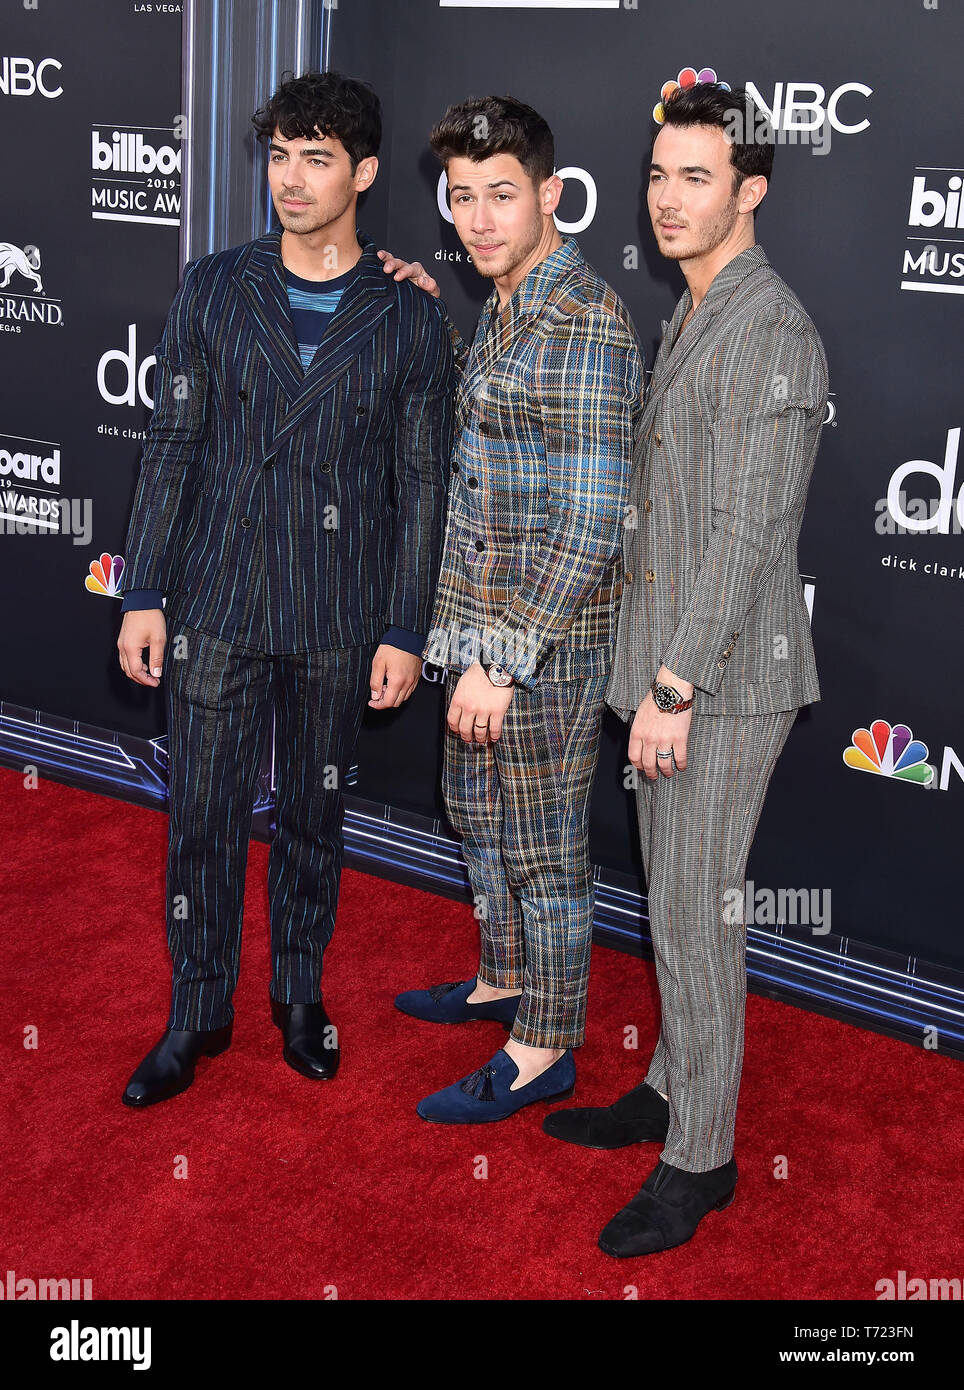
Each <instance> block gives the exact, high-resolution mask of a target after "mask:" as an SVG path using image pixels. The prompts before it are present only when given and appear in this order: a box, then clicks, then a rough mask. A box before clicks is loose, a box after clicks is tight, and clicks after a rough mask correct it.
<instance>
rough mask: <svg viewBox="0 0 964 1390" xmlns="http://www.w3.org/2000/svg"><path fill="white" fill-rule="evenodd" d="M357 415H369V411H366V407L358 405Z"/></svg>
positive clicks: (356, 408)
mask: <svg viewBox="0 0 964 1390" xmlns="http://www.w3.org/2000/svg"><path fill="white" fill-rule="evenodd" d="M355 414H356V415H367V414H368V411H367V410H366V409H365V407H364V406H363V405H356V406H355Z"/></svg>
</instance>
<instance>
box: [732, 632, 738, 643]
mask: <svg viewBox="0 0 964 1390" xmlns="http://www.w3.org/2000/svg"><path fill="white" fill-rule="evenodd" d="M739 635H740V634H739V633H738V632H731V633H730V637H731V638H732V639H733V641H734V642H735V641H736V639H737V638H738V637H739Z"/></svg>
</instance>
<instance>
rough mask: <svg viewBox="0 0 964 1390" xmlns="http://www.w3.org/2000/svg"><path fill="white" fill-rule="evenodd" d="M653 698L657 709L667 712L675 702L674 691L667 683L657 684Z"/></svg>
mask: <svg viewBox="0 0 964 1390" xmlns="http://www.w3.org/2000/svg"><path fill="white" fill-rule="evenodd" d="M653 699H654V700H655V702H656V708H657V709H661V710H662V711H663V712H664V713H668V712H669V710H671V709H672V708H673V706H674V705H675V704H676V692H675V691H673V690H671V689H670V687H669V686H668V685H657V686H656V688H655V690H654V691H653Z"/></svg>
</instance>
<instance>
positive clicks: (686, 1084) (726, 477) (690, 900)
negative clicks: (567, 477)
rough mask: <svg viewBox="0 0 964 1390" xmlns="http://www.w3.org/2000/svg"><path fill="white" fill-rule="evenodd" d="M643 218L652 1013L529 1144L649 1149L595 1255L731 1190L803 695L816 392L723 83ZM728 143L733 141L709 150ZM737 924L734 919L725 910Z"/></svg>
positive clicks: (643, 646)
mask: <svg viewBox="0 0 964 1390" xmlns="http://www.w3.org/2000/svg"><path fill="white" fill-rule="evenodd" d="M664 110H665V123H664V124H663V126H662V129H661V130H660V131H659V133H658V134H657V136H656V139H655V142H654V145H653V153H652V164H651V170H650V182H649V190H648V203H649V212H650V217H651V220H652V223H653V228H654V231H655V234H656V238H657V242H658V244H659V247H660V250H661V251H662V253H663V254H664V255H665V256H668V257H670V258H672V259H675V260H678V261H679V262H680V264H681V267H682V270H683V273H684V275H685V277H686V282H687V289H686V292H685V293H684V294H683V296H682V298H681V299H680V301H679V303H678V305H677V307H676V312H675V313H674V315H673V318H672V321H671V322H670V323H669V324H668V325H667V324H664V325H663V328H664V336H663V340H662V344H661V347H660V350H659V355H658V357H657V359H656V365H655V368H654V371H653V376H652V381H651V384H650V387H649V392H648V395H647V398H646V401H645V407H644V412H643V419H642V427H641V431H640V434H639V436H638V439H637V447H636V455H635V466H634V473H633V482H632V488H631V502H632V504H633V505H634V506H635V507H636V509H637V510H636V514H635V517H634V518H633V521H634V525H632V526H630V527H629V528H628V529H627V531H626V536H625V543H624V559H625V568H626V573H625V589H624V593H623V599H622V606H621V610H620V616H619V627H618V634H617V641H616V654H615V657H614V661H613V670H612V675H611V678H610V682H609V686H608V689H607V695H606V698H607V702H608V703H609V704H610V705H611V706H612V707H613V709H615V710H616V711H617V713H619V714H620V716H621V717H622V718H623V719H624V720H625V721H626V722H627V723H631V728H630V739H629V760H630V762H631V763H632V765H633V766H634V767H635V768H636V769H638V770H639V771H640V772H641V773H642V774H643V775H642V777H640V778H639V779H638V782H637V791H636V794H637V807H638V819H639V831H640V843H641V847H642V855H643V862H644V866H645V870H646V878H647V885H648V892H649V914H650V925H651V931H652V939H653V949H654V953H655V958H656V973H657V979H658V982H659V991H660V1002H661V1014H662V1020H661V1029H660V1036H659V1041H658V1043H657V1046H656V1050H655V1052H654V1054H653V1057H652V1060H651V1062H650V1065H649V1070H648V1072H647V1074H646V1079H645V1081H644V1082H643V1083H642V1084H641V1085H639V1086H637V1087H636V1088H634V1090H633V1091H631V1092H630V1093H629V1094H628V1095H626V1096H623V1097H621V1098H620V1099H619V1100H618V1101H616V1102H615V1103H614V1104H613V1105H611V1106H608V1107H604V1108H590V1109H583V1108H579V1109H569V1110H562V1111H556V1112H554V1114H552V1115H551V1116H549V1117H548V1118H547V1119H546V1121H545V1129H546V1131H547V1132H548V1133H550V1134H552V1135H554V1136H555V1137H557V1138H560V1139H564V1140H568V1141H569V1142H572V1143H577V1144H583V1145H586V1146H589V1147H595V1148H618V1147H621V1146H623V1145H625V1144H631V1143H637V1142H659V1141H663V1145H664V1147H663V1149H662V1152H661V1156H660V1159H659V1162H658V1163H657V1164H656V1167H655V1168H654V1169H653V1171H652V1172H651V1173H650V1175H649V1177H648V1178H647V1179H646V1181H645V1182H644V1184H643V1186H642V1188H641V1190H640V1191H639V1193H638V1194H637V1196H636V1197H634V1198H633V1199H632V1201H630V1202H629V1204H628V1205H627V1206H626V1207H624V1208H623V1209H622V1210H621V1211H620V1212H619V1213H617V1215H616V1216H615V1217H613V1219H612V1220H611V1221H610V1222H609V1224H608V1225H607V1226H606V1228H605V1230H604V1231H603V1232H602V1234H601V1236H600V1240H599V1244H600V1247H601V1248H602V1249H603V1250H605V1251H606V1252H607V1253H609V1254H611V1255H616V1256H628V1255H643V1254H649V1253H652V1252H655V1251H658V1250H664V1249H668V1248H670V1247H672V1246H675V1245H680V1244H682V1243H683V1242H684V1241H686V1240H689V1239H690V1237H691V1236H692V1235H693V1233H694V1232H695V1230H696V1228H697V1226H698V1224H699V1222H700V1220H701V1219H702V1217H703V1216H705V1215H706V1214H707V1213H708V1212H709V1211H711V1210H713V1209H714V1208H715V1209H717V1210H720V1209H722V1208H723V1207H725V1206H727V1205H728V1204H729V1203H730V1202H731V1201H732V1200H733V1195H734V1189H735V1185H736V1176H737V1173H736V1163H735V1161H734V1159H733V1137H734V1121H735V1112H736V1101H737V1092H738V1089H739V1084H740V1072H741V1068H742V1058H743V1019H744V1009H745V999H746V934H745V926H744V923H743V913H742V898H736V897H734V894H735V893H742V892H743V890H744V887H745V882H744V875H745V871H746V860H747V855H748V852H749V849H750V845H751V843H752V839H753V834H754V831H755V829H756V825H757V821H758V819H759V815H760V810H761V807H762V803H763V799H764V796H765V793H766V789H767V785H768V783H769V780H770V777H771V774H772V772H773V768H774V765H775V763H776V760H777V757H778V755H779V753H780V751H781V749H782V747H783V745H784V742H785V740H786V738H787V735H788V734H789V732H790V728H791V726H792V725H793V722H794V720H795V718H796V715H797V711H798V710H799V708H800V707H801V706H802V705H806V704H809V703H811V702H812V701H815V700H818V699H819V698H820V691H819V687H818V684H817V675H816V667H815V664H814V656H813V645H812V642H811V637H810V627H809V622H808V615H807V610H806V606H805V603H804V599H803V592H802V586H801V583H800V577H799V573H798V562H797V541H798V537H799V534H800V526H801V522H802V519H803V512H804V505H805V503H806V497H807V488H808V485H809V481H810V475H811V471H812V469H813V465H814V460H815V458H816V453H817V447H818V442H819V438H820V431H821V426H822V422H823V416H824V411H825V407H826V400H827V370H826V361H825V358H824V352H823V347H822V345H821V342H820V339H819V337H818V335H817V332H816V329H815V328H814V326H813V324H812V322H811V321H810V319H809V317H808V316H807V314H806V312H805V311H804V309H803V308H802V306H801V304H800V302H799V301H798V300H797V298H796V296H795V295H794V294H793V292H792V291H791V290H790V289H789V288H788V286H787V285H786V284H785V283H784V282H783V281H782V280H781V279H780V277H779V276H778V275H777V274H776V273H775V272H774V271H773V270H772V269H771V267H770V265H769V264H768V262H767V258H766V255H765V254H764V252H763V249H762V248H761V247H759V246H757V245H756V244H755V236H754V216H755V212H756V209H757V207H758V206H759V204H760V201H761V199H762V198H763V197H764V195H765V193H766V190H767V183H768V176H769V173H770V170H771V168H772V162H773V144H772V134H770V139H769V140H767V139H764V140H763V141H762V142H754V140H753V135H749V136H748V137H747V141H746V142H744V141H743V139H742V138H741V137H742V134H743V131H745V130H747V129H749V131H751V132H760V131H761V129H763V130H764V133H766V132H765V127H763V126H762V123H761V122H760V118H759V116H757V115H756V113H755V112H754V110H753V108H752V106H751V105H750V103H749V100H748V99H747V98H746V94H745V92H743V91H734V92H732V93H731V92H729V91H727V90H725V89H723V88H721V87H719V86H717V85H716V84H711V85H710V84H707V85H701V86H696V87H694V88H691V89H690V90H688V91H680V92H679V93H678V94H677V96H676V98H675V99H674V100H669V101H667V102H666V103H665V107H664ZM731 137H732V139H731ZM737 901H738V902H739V903H740V904H741V905H740V908H739V910H737V911H733V903H734V902H737Z"/></svg>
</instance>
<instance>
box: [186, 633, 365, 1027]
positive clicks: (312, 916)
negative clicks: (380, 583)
mask: <svg viewBox="0 0 964 1390" xmlns="http://www.w3.org/2000/svg"><path fill="white" fill-rule="evenodd" d="M377 645H378V644H377V643H374V642H373V643H369V644H367V645H363V646H357V647H346V648H340V649H333V650H328V651H316V652H304V653H298V654H295V655H289V656H271V655H268V654H266V653H264V652H254V651H251V650H250V649H247V648H244V647H239V646H236V645H234V644H233V643H230V642H226V641H223V640H221V639H220V638H216V637H211V636H208V635H207V634H205V633H203V632H199V631H197V630H196V629H194V628H191V627H187V626H185V625H184V624H183V623H179V622H178V621H177V619H176V615H169V619H168V646H167V650H166V653H165V675H166V678H167V696H168V702H167V706H168V751H169V759H170V782H169V789H170V832H169V844H168V861H167V933H168V946H169V949H170V952H171V961H172V965H173V979H172V989H171V1012H170V1017H169V1020H168V1027H170V1028H177V1029H181V1028H192V1029H209V1028H220V1027H222V1026H223V1025H224V1024H226V1023H228V1022H229V1021H230V1019H232V1018H233V1017H234V1009H233V1007H232V1004H231V999H232V995H233V993H234V988H235V985H236V984H237V979H238V967H239V964H240V955H241V919H242V910H243V905H244V879H245V866H246V864H247V857H248V839H249V836H250V831H251V817H252V814H253V808H254V800H255V793H256V790H257V778H258V769H259V767H260V764H261V758H262V753H263V750H264V745H265V740H266V738H267V737H268V734H269V732H270V729H271V716H272V711H274V715H275V793H276V798H275V820H276V829H275V832H274V836H273V838H272V841H271V849H270V854H269V860H268V898H269V911H270V921H271V955H272V974H271V986H270V988H271V994H272V996H273V997H274V998H275V999H278V1000H280V1001H281V1002H282V1003H286V1004H310V1003H314V1002H316V1001H317V1000H319V999H320V998H321V969H322V956H323V953H324V949H325V947H326V946H327V944H328V942H329V941H330V939H331V935H332V931H333V930H334V924H335V911H336V908H337V904H338V887H339V880H340V877H341V866H342V861H343V858H344V846H343V841H342V820H343V816H344V802H343V796H342V786H343V783H344V779H345V775H346V773H347V770H348V766H349V762H350V759H351V755H352V752H353V750H354V746H355V742H356V739H357V737H358V731H359V728H360V725H361V719H362V715H363V713H364V709H365V705H366V702H367V700H368V699H369V698H370V695H369V675H370V670H371V661H372V657H373V655H374V653H375V650H376V648H377Z"/></svg>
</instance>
